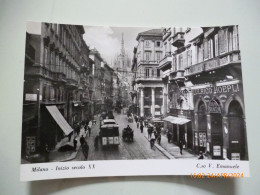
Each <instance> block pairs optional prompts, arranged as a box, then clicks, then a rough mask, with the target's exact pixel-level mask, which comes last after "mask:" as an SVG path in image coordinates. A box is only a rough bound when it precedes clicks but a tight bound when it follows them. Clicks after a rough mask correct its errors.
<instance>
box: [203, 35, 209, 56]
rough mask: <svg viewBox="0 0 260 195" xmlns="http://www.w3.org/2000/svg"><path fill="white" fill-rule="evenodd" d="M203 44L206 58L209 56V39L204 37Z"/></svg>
mask: <svg viewBox="0 0 260 195" xmlns="http://www.w3.org/2000/svg"><path fill="white" fill-rule="evenodd" d="M203 46H204V54H203V55H204V59H205V60H206V59H208V58H209V46H208V40H207V39H204V42H203Z"/></svg>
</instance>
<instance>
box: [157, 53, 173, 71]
mask: <svg viewBox="0 0 260 195" xmlns="http://www.w3.org/2000/svg"><path fill="white" fill-rule="evenodd" d="M171 64H172V56H170V55H165V57H164V58H163V59H162V60H161V61H160V63H159V68H164V67H166V66H167V65H171Z"/></svg>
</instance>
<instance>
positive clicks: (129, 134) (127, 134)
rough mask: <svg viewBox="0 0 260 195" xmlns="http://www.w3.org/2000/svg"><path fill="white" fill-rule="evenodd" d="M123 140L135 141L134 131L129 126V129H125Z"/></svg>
mask: <svg viewBox="0 0 260 195" xmlns="http://www.w3.org/2000/svg"><path fill="white" fill-rule="evenodd" d="M122 137H123V140H124V141H131V142H133V141H134V131H133V130H132V129H131V128H130V127H129V126H128V127H127V128H124V129H123V135H122Z"/></svg>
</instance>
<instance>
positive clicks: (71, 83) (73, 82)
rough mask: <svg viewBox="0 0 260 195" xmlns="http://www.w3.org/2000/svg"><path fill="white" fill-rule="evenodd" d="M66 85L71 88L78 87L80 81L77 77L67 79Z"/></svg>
mask: <svg viewBox="0 0 260 195" xmlns="http://www.w3.org/2000/svg"><path fill="white" fill-rule="evenodd" d="M66 86H67V87H71V88H77V87H78V82H77V81H76V80H75V79H67V83H66Z"/></svg>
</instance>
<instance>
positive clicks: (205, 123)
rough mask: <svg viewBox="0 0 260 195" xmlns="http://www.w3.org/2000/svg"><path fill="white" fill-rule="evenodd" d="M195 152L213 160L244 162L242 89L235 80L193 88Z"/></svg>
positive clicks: (244, 134)
mask: <svg viewBox="0 0 260 195" xmlns="http://www.w3.org/2000/svg"><path fill="white" fill-rule="evenodd" d="M192 91H193V95H194V98H193V100H194V105H195V107H194V112H195V129H194V149H195V152H196V153H199V152H200V151H202V152H206V153H208V154H209V156H210V157H211V158H212V159H230V160H247V159H248V155H247V143H246V129H245V119H244V103H243V86H242V83H240V82H239V81H238V80H234V81H229V82H218V83H216V84H215V85H214V86H211V85H204V86H199V87H198V86H195V87H194V88H193V89H192Z"/></svg>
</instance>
